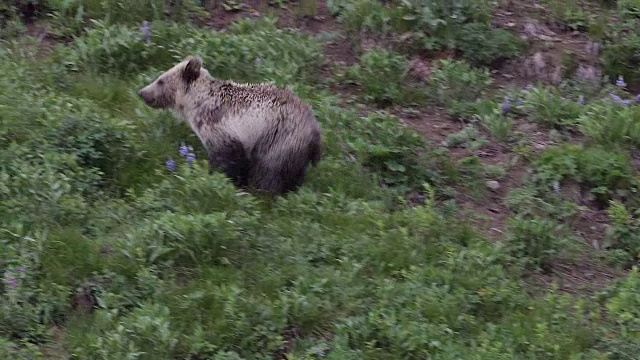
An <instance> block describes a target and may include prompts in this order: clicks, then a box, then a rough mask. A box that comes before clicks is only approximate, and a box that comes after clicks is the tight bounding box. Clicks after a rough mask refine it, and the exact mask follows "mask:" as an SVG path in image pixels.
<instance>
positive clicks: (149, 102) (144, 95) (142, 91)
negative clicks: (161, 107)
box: [138, 88, 154, 106]
mask: <svg viewBox="0 0 640 360" xmlns="http://www.w3.org/2000/svg"><path fill="white" fill-rule="evenodd" d="M145 89H146V88H142V89H140V91H138V95H140V97H141V98H142V100H143V101H144V102H145V104H147V105H149V106H153V105H154V104H153V99H152V98H151V96H150V95H149V92H148V91H145Z"/></svg>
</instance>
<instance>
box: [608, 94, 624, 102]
mask: <svg viewBox="0 0 640 360" xmlns="http://www.w3.org/2000/svg"><path fill="white" fill-rule="evenodd" d="M611 98H612V99H613V102H615V103H618V104H620V103H622V98H621V97H620V96H618V95H616V94H611Z"/></svg>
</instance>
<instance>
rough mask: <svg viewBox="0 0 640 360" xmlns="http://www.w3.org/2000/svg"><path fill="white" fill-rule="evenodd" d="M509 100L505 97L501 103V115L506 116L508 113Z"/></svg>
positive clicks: (509, 107)
mask: <svg viewBox="0 0 640 360" xmlns="http://www.w3.org/2000/svg"><path fill="white" fill-rule="evenodd" d="M510 101H511V100H510V99H509V98H508V97H506V96H505V98H504V101H502V105H501V109H502V113H503V114H506V113H508V112H509V111H511V103H510Z"/></svg>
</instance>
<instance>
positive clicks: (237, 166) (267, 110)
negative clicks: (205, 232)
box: [139, 56, 323, 195]
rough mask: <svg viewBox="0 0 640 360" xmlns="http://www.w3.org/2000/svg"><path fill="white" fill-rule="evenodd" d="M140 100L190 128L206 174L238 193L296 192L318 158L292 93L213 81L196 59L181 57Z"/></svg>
mask: <svg viewBox="0 0 640 360" xmlns="http://www.w3.org/2000/svg"><path fill="white" fill-rule="evenodd" d="M139 95H140V96H141V97H142V99H143V100H144V102H145V103H146V104H147V105H148V106H150V107H152V108H155V109H170V110H171V111H172V112H173V113H174V115H175V116H176V117H178V118H179V119H180V120H182V121H183V122H185V123H186V124H187V125H189V127H190V128H191V129H192V130H193V132H194V133H195V134H196V135H197V136H198V138H199V139H200V141H201V142H202V145H203V146H204V148H205V149H206V151H207V153H208V160H209V172H212V171H215V170H219V171H221V172H223V173H224V174H225V175H226V176H227V177H229V178H230V179H231V181H232V182H233V183H234V184H235V185H236V186H237V187H238V188H242V189H249V190H258V191H264V192H268V193H271V194H274V195H283V194H285V193H288V192H290V191H295V190H297V189H298V188H299V187H300V186H301V185H302V184H303V182H304V181H305V177H306V173H307V170H308V168H309V166H308V165H310V166H315V165H316V164H317V163H318V162H319V161H320V159H321V155H322V150H323V148H322V144H321V140H322V134H321V131H320V126H319V124H318V122H317V120H316V119H315V117H314V115H313V113H312V112H311V109H310V107H309V106H308V105H304V104H303V103H302V101H301V100H300V99H299V98H298V97H297V96H296V95H295V94H294V93H293V92H292V91H291V90H289V89H284V88H278V87H276V86H275V85H273V84H270V83H262V84H239V83H236V82H233V81H230V80H219V79H215V78H213V77H212V76H211V75H210V74H209V72H208V71H207V70H206V69H205V68H203V66H202V59H201V58H200V57H197V56H188V57H186V58H185V59H184V60H183V61H182V62H180V63H178V64H176V65H175V66H174V67H173V68H171V69H169V70H168V71H166V72H165V73H163V74H162V75H160V76H159V77H158V78H157V79H156V80H154V81H153V82H152V83H151V84H149V85H147V86H145V87H144V88H142V89H141V90H140V91H139Z"/></svg>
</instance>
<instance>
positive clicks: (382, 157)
mask: <svg viewBox="0 0 640 360" xmlns="http://www.w3.org/2000/svg"><path fill="white" fill-rule="evenodd" d="M348 126H349V128H350V136H349V137H348V138H347V139H346V143H347V145H348V148H349V149H350V150H351V151H354V152H355V154H356V156H358V157H359V158H361V159H362V160H361V161H362V163H363V164H364V166H366V167H368V168H370V169H371V170H373V171H375V172H378V173H380V174H381V175H382V178H383V180H384V182H385V183H387V184H389V185H394V186H400V187H401V188H403V187H405V186H407V185H409V186H411V185H414V186H415V185H418V186H419V185H421V183H422V182H423V181H424V180H425V173H424V172H423V169H422V168H423V166H424V165H423V163H422V162H421V158H420V153H419V152H420V150H421V149H422V148H423V147H424V140H423V139H422V137H421V136H420V135H419V134H417V133H416V132H415V131H413V130H411V129H409V128H407V127H405V126H403V125H401V124H399V123H398V120H397V119H396V118H395V117H393V116H391V115H389V114H387V113H385V112H376V113H373V114H371V115H370V116H368V117H362V118H360V119H359V120H358V121H354V122H352V123H351V124H349V125H348Z"/></svg>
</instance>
